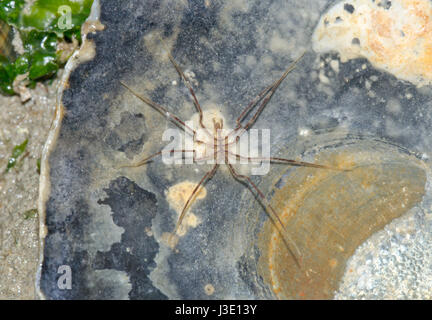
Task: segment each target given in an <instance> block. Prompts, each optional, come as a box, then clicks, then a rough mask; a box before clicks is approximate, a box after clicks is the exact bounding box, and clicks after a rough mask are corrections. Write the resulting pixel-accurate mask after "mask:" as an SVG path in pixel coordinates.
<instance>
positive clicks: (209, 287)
mask: <svg viewBox="0 0 432 320" xmlns="http://www.w3.org/2000/svg"><path fill="white" fill-rule="evenodd" d="M214 291H215V289H214V287H213V286H212V284H211V283H208V284H206V285H205V286H204V292H205V293H206V295H208V296H211V295H212V294H213V293H214Z"/></svg>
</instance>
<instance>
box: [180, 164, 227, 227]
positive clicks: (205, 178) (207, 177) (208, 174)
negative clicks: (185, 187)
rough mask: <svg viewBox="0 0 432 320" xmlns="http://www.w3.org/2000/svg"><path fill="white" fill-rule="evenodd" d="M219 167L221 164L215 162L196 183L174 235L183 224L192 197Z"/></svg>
mask: <svg viewBox="0 0 432 320" xmlns="http://www.w3.org/2000/svg"><path fill="white" fill-rule="evenodd" d="M218 167H219V165H218V164H215V165H214V166H213V168H212V169H211V170H210V171H209V172H207V173H206V174H205V175H204V177H202V178H201V180H200V182H199V183H198V184H197V185H196V187H195V188H194V189H193V191H192V193H191V195H190V196H189V198H188V200H187V201H186V203H185V205H184V207H183V210H182V212H181V213H180V216H179V218H178V220H177V223H176V226H175V228H174V231H173V233H172V235H174V234H176V233H177V230H178V228H179V227H180V225H181V223H182V221H183V218H184V217H185V214H186V210H187V208H188V207H189V203H190V202H191V201H192V199H193V198H194V196H195V194H196V193H197V191H198V189H199V188H200V187H201V186H202V185H204V183H205V182H206V181H207V180H208V179H210V178H211V177H212V176H213V175H214V173H215V172H216V170H217V168H218Z"/></svg>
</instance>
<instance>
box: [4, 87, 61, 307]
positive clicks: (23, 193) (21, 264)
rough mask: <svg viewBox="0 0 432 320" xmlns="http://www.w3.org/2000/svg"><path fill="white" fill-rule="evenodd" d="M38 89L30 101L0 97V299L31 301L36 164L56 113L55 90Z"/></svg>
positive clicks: (35, 255)
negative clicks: (11, 163) (15, 155)
mask: <svg viewBox="0 0 432 320" xmlns="http://www.w3.org/2000/svg"><path fill="white" fill-rule="evenodd" d="M57 82H58V80H55V81H54V82H53V83H52V84H51V85H50V86H47V85H43V84H40V83H39V84H38V85H37V86H36V88H35V89H34V90H32V91H31V93H32V98H31V100H29V101H28V102H26V103H25V104H22V103H21V101H20V98H19V97H16V96H14V97H5V96H2V95H0V299H34V298H35V292H34V282H35V274H36V267H37V263H38V247H39V245H38V217H37V214H35V211H33V214H32V213H29V210H32V209H36V208H37V199H38V190H39V173H38V170H37V160H38V159H39V158H40V157H41V152H42V147H43V144H44V142H45V140H46V137H47V135H48V131H49V128H50V124H51V121H52V118H53V115H54V109H55V90H56V89H55V88H56V87H57ZM26 139H28V145H27V148H26V150H25V152H24V154H23V155H22V156H21V157H20V160H19V161H18V163H17V165H16V166H15V167H14V168H13V169H11V170H10V171H9V172H7V173H5V168H6V165H7V162H8V159H9V157H10V156H11V153H12V150H13V148H14V146H16V145H19V144H21V143H22V142H23V141H25V140H26Z"/></svg>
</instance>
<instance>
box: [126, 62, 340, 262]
mask: <svg viewBox="0 0 432 320" xmlns="http://www.w3.org/2000/svg"><path fill="white" fill-rule="evenodd" d="M302 56H303V55H302ZM168 57H169V59H170V61H171V63H172V64H173V66H174V67H175V69H176V70H177V72H178V74H179V76H180V77H181V78H182V80H183V82H184V84H185V85H186V86H187V88H188V89H189V92H190V94H191V97H192V99H193V103H194V105H195V107H196V109H197V111H198V126H199V129H198V130H195V128H194V126H193V125H192V126H191V125H190V124H188V123H187V122H184V121H182V120H181V119H180V118H179V117H177V116H176V115H174V114H172V113H171V112H169V111H168V110H167V109H166V108H165V107H164V106H161V105H159V104H157V103H156V102H154V101H152V100H150V99H149V98H147V97H145V96H142V95H140V94H138V93H137V92H135V91H134V90H133V89H132V88H130V87H129V86H127V85H126V84H124V83H123V82H121V84H122V85H123V86H124V87H125V88H126V89H127V90H129V91H130V92H131V93H132V94H133V95H135V96H136V97H137V98H139V99H140V100H142V101H143V102H144V103H146V104H147V105H149V106H150V107H152V108H154V109H155V110H157V111H159V112H160V113H161V114H163V115H165V116H166V117H167V118H169V119H170V120H171V121H172V122H173V123H175V124H176V125H177V126H178V127H180V128H181V129H183V130H184V131H185V132H186V133H187V134H189V135H190V136H191V137H192V140H193V143H192V148H191V149H183V148H182V147H181V146H180V147H178V148H173V149H168V150H161V151H159V152H157V153H155V154H153V155H151V156H148V157H146V158H144V159H142V160H140V161H138V162H136V163H133V164H130V165H127V166H124V167H139V166H142V165H144V164H146V163H147V162H148V161H150V160H152V159H153V158H155V157H157V156H160V155H162V156H164V155H167V154H179V155H181V156H183V157H186V156H187V155H188V154H192V157H193V162H194V163H202V162H203V161H207V163H211V164H212V165H213V167H212V169H211V170H210V171H208V172H206V174H205V175H204V176H203V177H202V178H201V180H200V181H199V183H198V184H197V185H196V187H195V188H194V189H193V191H192V193H191V194H190V196H189V198H188V200H187V201H186V203H185V205H184V207H183V210H182V211H181V214H180V216H179V218H178V220H177V223H176V226H175V228H174V231H173V234H176V232H177V231H178V228H179V226H180V225H181V223H182V221H183V218H184V216H185V214H186V212H187V209H188V208H189V206H190V204H191V201H192V200H193V199H194V196H195V195H196V193H197V191H198V190H199V188H200V187H201V186H203V185H204V184H205V183H206V182H207V181H208V180H209V179H210V178H211V177H212V176H213V175H214V174H215V172H216V171H217V169H218V168H219V166H220V164H225V165H226V166H227V167H228V169H229V171H230V173H231V174H232V176H233V177H234V178H235V179H236V180H239V181H242V182H243V183H245V184H246V185H247V186H248V188H249V189H250V190H251V191H252V193H254V194H256V196H257V197H258V199H259V200H260V201H261V203H262V205H263V207H264V208H265V211H266V213H267V214H268V216H269V217H270V219H271V220H272V222H273V224H274V226H275V227H276V228H277V230H278V232H279V234H280V235H281V236H282V239H283V241H284V243H285V245H286V247H287V249H288V250H289V252H290V253H291V254H292V256H293V257H294V260H295V262H296V263H297V265H298V266H300V264H299V259H300V257H301V253H300V250H299V249H298V247H297V245H296V244H295V242H294V241H293V240H292V239H291V238H290V236H289V235H288V234H287V232H286V231H285V226H284V225H283V223H282V221H281V220H280V218H279V216H278V214H277V213H276V212H275V210H274V209H273V207H272V206H271V205H270V203H269V202H268V201H267V199H266V197H265V195H264V193H263V192H262V191H261V190H260V189H259V188H258V187H257V186H256V185H255V183H254V182H253V181H252V180H251V178H250V177H249V176H246V175H244V174H240V173H238V172H237V171H236V169H235V168H234V167H233V165H232V164H233V163H236V161H237V160H240V161H243V163H244V162H247V163H250V162H254V163H259V162H264V161H267V162H269V163H274V162H275V163H283V164H288V165H294V166H306V167H314V168H322V169H333V170H341V169H338V168H331V167H328V166H324V165H319V164H315V163H308V162H302V161H296V160H290V159H284V158H275V157H270V156H267V157H250V156H248V155H244V154H242V153H239V152H238V146H239V142H240V140H241V137H242V135H243V134H244V133H245V132H247V131H248V130H249V129H250V127H251V126H252V125H253V124H254V123H255V121H256V119H257V118H258V116H259V115H260V113H261V112H262V111H263V109H264V108H265V106H266V105H267V103H268V102H269V101H270V99H271V97H272V96H273V94H274V93H275V92H276V89H277V88H278V87H279V85H280V84H281V82H282V81H283V80H284V79H285V78H286V76H287V75H288V73H290V72H291V71H292V70H293V69H294V68H295V65H296V63H297V62H298V61H299V60H300V59H301V57H300V58H299V59H297V60H296V61H294V62H293V63H292V64H291V65H290V66H289V67H288V69H287V70H286V71H285V72H284V73H283V74H282V76H281V77H280V78H279V79H278V80H276V81H275V82H273V83H272V84H271V85H269V86H268V87H266V88H265V89H264V90H262V91H261V92H260V93H259V94H258V95H257V96H256V98H255V99H253V100H252V101H251V102H250V103H249V104H248V106H247V107H246V108H245V109H244V110H243V111H242V113H241V114H240V115H239V117H238V118H237V120H236V124H235V128H234V129H232V130H228V129H226V128H224V118H223V116H222V115H221V114H220V112H214V114H213V115H210V116H207V117H205V118H204V112H203V110H202V109H201V106H200V104H199V102H198V99H197V98H196V96H195V92H194V90H193V88H192V85H191V83H190V81H189V79H188V77H187V76H186V75H185V73H184V72H183V71H182V69H181V68H180V66H179V65H178V64H177V63H176V62H175V60H174V58H173V57H172V56H171V54H170V53H168ZM206 115H207V114H206ZM249 115H251V116H249ZM248 116H249V119H247V120H246V118H247V117H248ZM209 119H211V120H210V121H211V123H210V124H209ZM210 126H211V127H210Z"/></svg>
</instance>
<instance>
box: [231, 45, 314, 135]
mask: <svg viewBox="0 0 432 320" xmlns="http://www.w3.org/2000/svg"><path fill="white" fill-rule="evenodd" d="M305 54H306V52H304V53H303V54H302V55H301V56H300V57H299V58H297V59H296V60H295V61H294V62H293V63H291V65H290V66H289V67H288V68H287V69H286V70H285V72H284V73H283V74H282V76H281V77H280V78H279V79H278V80H276V81H275V82H273V84H271V85H270V86H268V87H267V88H266V89H264V90H263V91H262V92H261V93H260V94H259V95H258V96H257V97H256V98H255V99H254V100H252V102H251V103H249V105H248V106H247V107H246V108H245V109H244V110H243V112H242V113H241V115H240V116H239V117H238V118H237V121H236V122H237V127H236V128H235V129H234V130H233V131H231V132H230V133H229V134H228V136H230V135H231V134H233V133H236V132H237V131H238V130H240V129H242V131H241V132H240V133H239V134H237V140H238V139H239V137H240V136H241V135H242V134H243V133H244V132H245V131H247V130H248V129H249V128H250V127H251V126H252V125H253V124H254V123H255V121H256V119H257V118H258V116H259V115H260V114H261V112H262V110H263V109H264V108H265V107H266V105H267V103H268V102H269V101H270V99H271V97H272V96H273V94H274V93H275V92H276V90H277V88H278V87H279V85H280V84H281V83H282V81H283V80H284V79H285V78H286V77H287V75H288V74H289V73H290V72H291V71H292V70H293V69H294V68H295V67H296V65H297V63H298V62H299V61H300V60H301V59H302V58H303V56H304V55H305ZM263 99H264V100H263ZM261 100H262V103H261V105H260V106H259V108H258V109H257V111H256V112H255V114H254V115H253V117H252V118H251V119H250V120H249V121H248V122H247V123H246V125H245V126H243V125H241V121H242V120H244V117H245V116H246V115H247V114H248V113H249V112H250V110H251V109H252V108H253V107H254V106H255V105H256V104H257V103H258V102H260V101H261Z"/></svg>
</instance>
